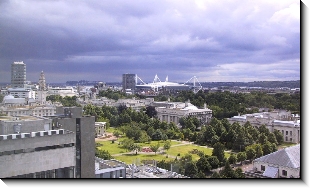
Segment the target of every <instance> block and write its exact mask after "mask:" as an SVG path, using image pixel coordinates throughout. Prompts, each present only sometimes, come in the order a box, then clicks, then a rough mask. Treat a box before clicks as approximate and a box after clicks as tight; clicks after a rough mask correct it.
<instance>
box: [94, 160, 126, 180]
mask: <svg viewBox="0 0 310 188" xmlns="http://www.w3.org/2000/svg"><path fill="white" fill-rule="evenodd" d="M95 174H96V178H126V164H125V163H124V162H121V161H118V160H115V159H112V160H103V159H101V158H98V157H96V159H95Z"/></svg>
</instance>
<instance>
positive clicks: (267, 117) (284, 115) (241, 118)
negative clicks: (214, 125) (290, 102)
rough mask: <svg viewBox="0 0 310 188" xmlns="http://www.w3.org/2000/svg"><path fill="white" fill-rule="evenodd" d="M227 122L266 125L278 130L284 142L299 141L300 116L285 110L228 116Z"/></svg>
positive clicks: (272, 130)
mask: <svg viewBox="0 0 310 188" xmlns="http://www.w3.org/2000/svg"><path fill="white" fill-rule="evenodd" d="M228 121H229V123H231V124H232V123H234V122H238V123H239V124H240V125H244V124H245V123H246V122H247V121H248V122H250V123H251V125H252V126H254V127H256V128H259V127H260V126H262V125H266V127H267V128H268V129H269V131H270V132H274V131H275V130H279V131H280V132H281V133H282V135H283V140H284V142H291V143H300V116H299V115H295V114H291V112H289V111H285V110H275V111H273V112H261V113H254V114H245V115H238V116H234V117H231V118H228Z"/></svg>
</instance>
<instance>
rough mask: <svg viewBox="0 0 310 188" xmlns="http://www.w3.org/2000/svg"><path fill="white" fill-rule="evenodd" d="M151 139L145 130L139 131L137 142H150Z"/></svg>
mask: <svg viewBox="0 0 310 188" xmlns="http://www.w3.org/2000/svg"><path fill="white" fill-rule="evenodd" d="M151 140H152V139H151V137H150V136H149V135H148V134H147V133H146V132H145V131H141V136H140V138H139V139H138V142H140V143H146V142H150V141H151Z"/></svg>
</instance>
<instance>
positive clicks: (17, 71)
mask: <svg viewBox="0 0 310 188" xmlns="http://www.w3.org/2000/svg"><path fill="white" fill-rule="evenodd" d="M25 83H26V64H24V62H23V61H18V62H13V63H12V65H11V87H12V88H24V85H25Z"/></svg>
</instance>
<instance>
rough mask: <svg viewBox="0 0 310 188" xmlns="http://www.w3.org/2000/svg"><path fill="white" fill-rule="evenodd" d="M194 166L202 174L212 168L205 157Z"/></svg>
mask: <svg viewBox="0 0 310 188" xmlns="http://www.w3.org/2000/svg"><path fill="white" fill-rule="evenodd" d="M196 166H197V168H198V170H200V171H202V172H207V171H210V170H211V168H212V167H211V165H210V164H209V162H208V160H207V158H206V157H205V156H203V157H200V159H198V161H197V163H196Z"/></svg>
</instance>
